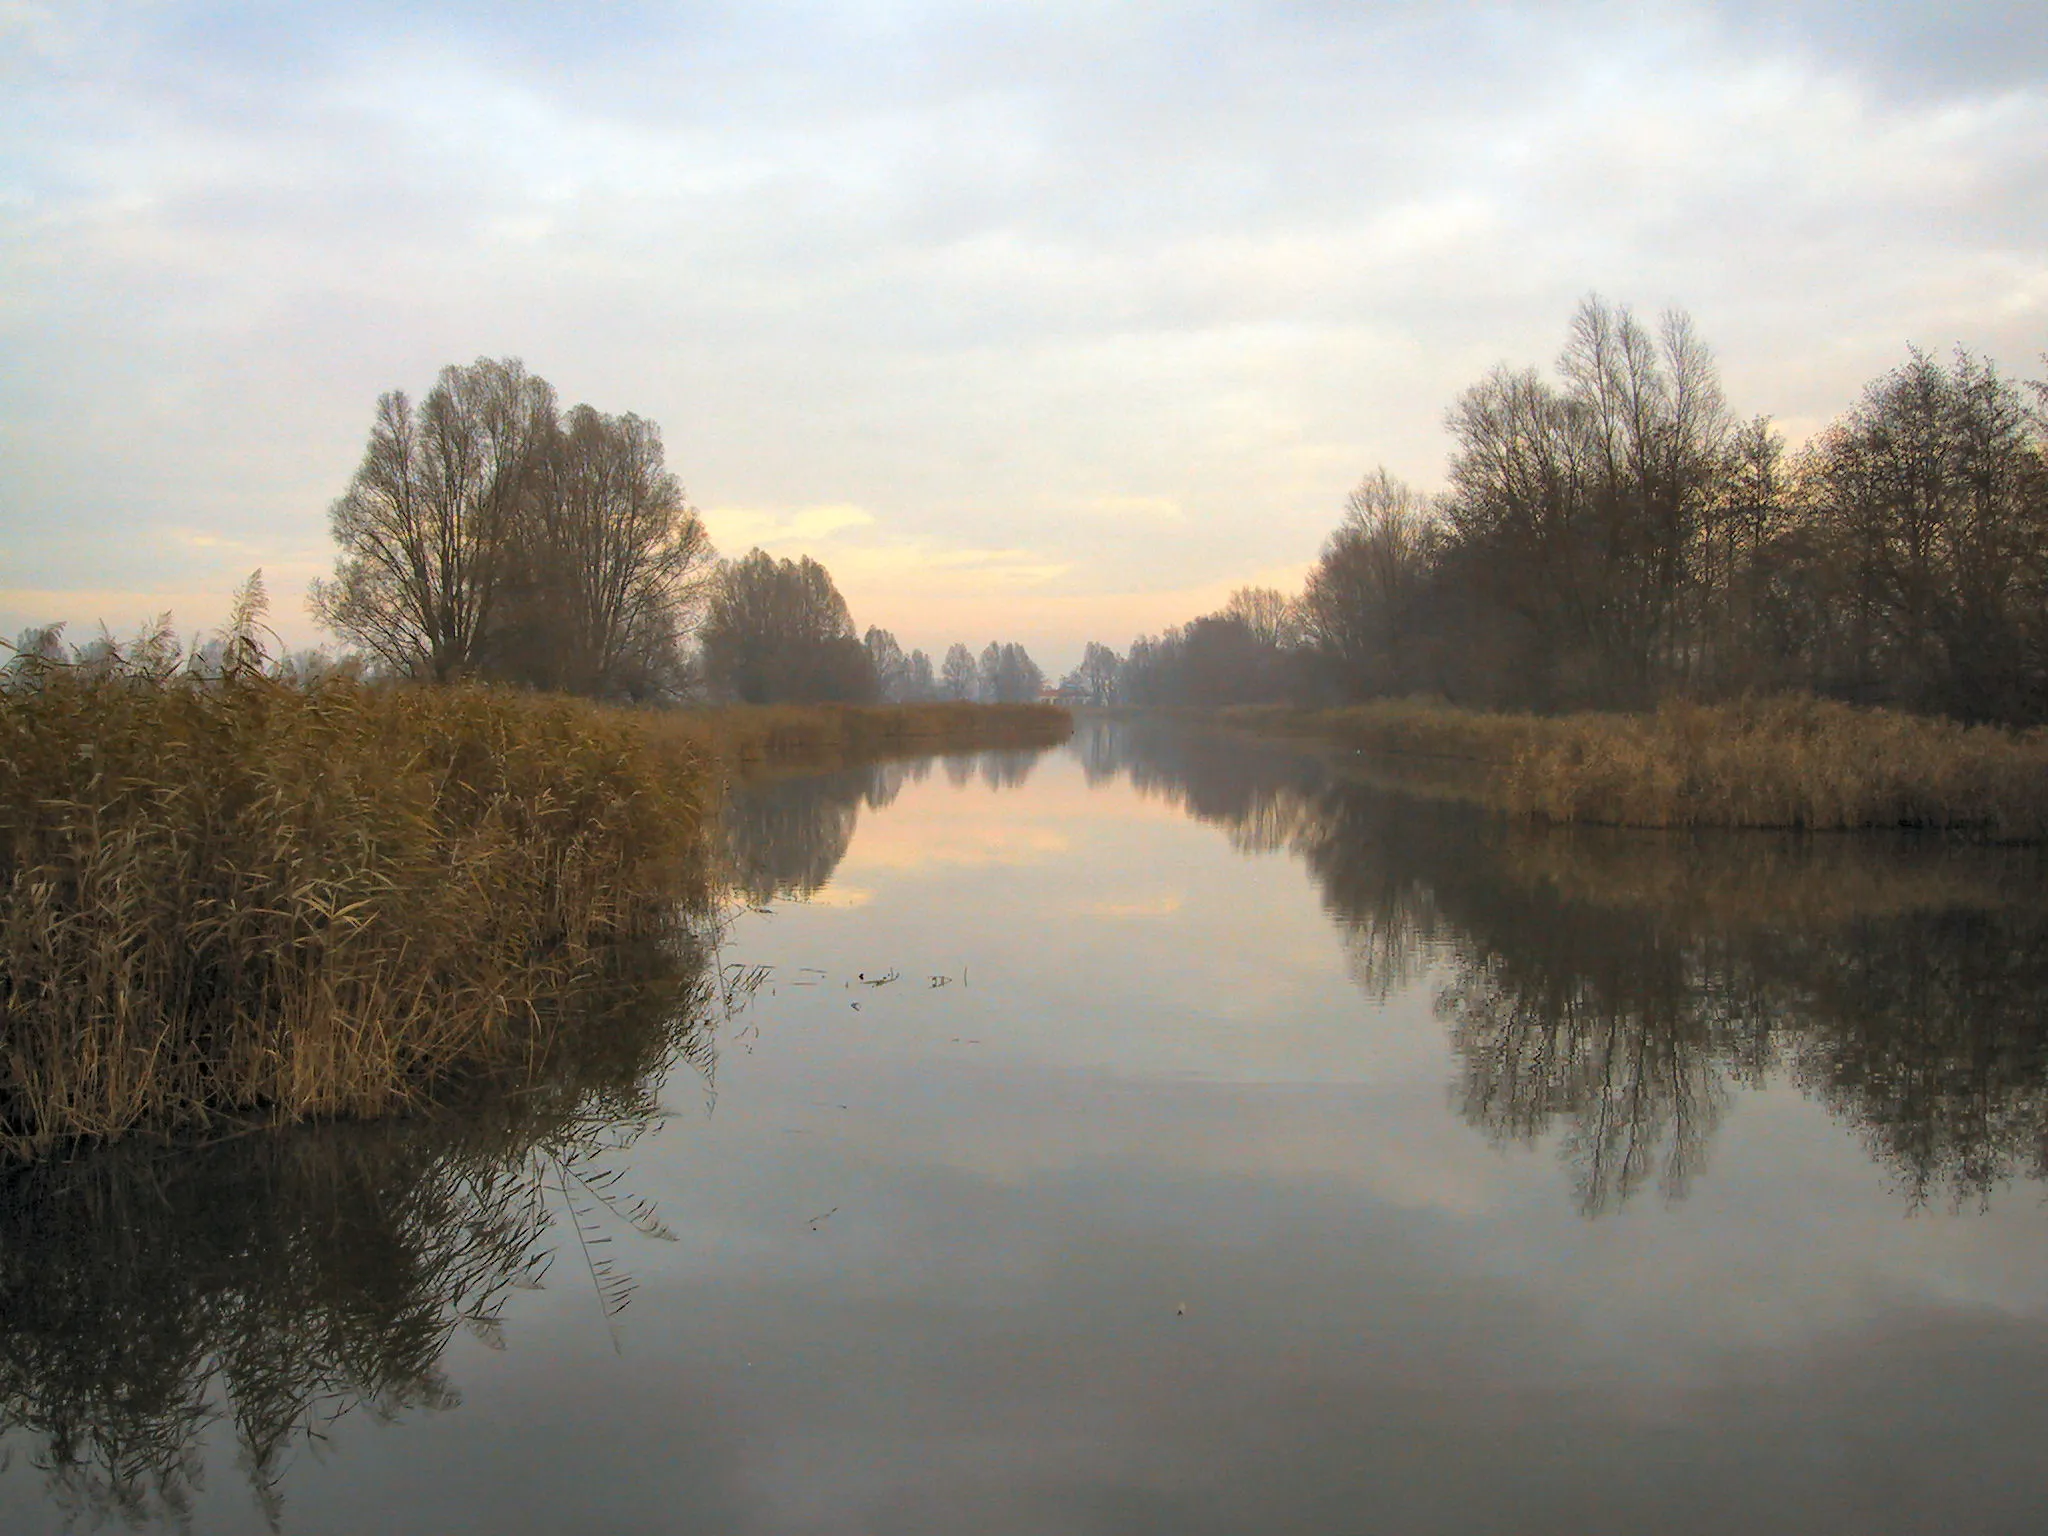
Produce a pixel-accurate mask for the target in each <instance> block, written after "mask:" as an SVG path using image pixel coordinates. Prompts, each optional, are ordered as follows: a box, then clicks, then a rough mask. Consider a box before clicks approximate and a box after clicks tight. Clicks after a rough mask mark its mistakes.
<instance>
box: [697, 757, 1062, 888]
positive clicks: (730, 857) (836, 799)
mask: <svg viewBox="0 0 2048 1536" xmlns="http://www.w3.org/2000/svg"><path fill="white" fill-rule="evenodd" d="M1045 751H1046V749H1045V748H1042V747H1021V748H1004V749H998V750H991V751H980V752H955V753H948V754H946V755H944V756H943V757H939V758H936V759H934V758H929V757H922V758H913V759H906V760H903V761H898V762H887V763H874V764H870V765H868V766H866V767H861V768H841V769H837V770H834V771H832V772H828V773H806V774H802V775H798V776H793V777H788V778H771V779H767V780H764V781H761V782H758V783H755V784H750V785H748V786H746V788H745V789H744V790H743V791H741V792H740V793H737V794H734V795H731V796H729V797H728V798H727V801H726V806H725V836H726V848H727V864H728V878H729V879H730V881H731V882H732V885H733V888H734V890H735V891H736V892H737V893H738V894H739V895H741V896H743V897H744V898H745V899H746V900H747V901H749V902H750V903H752V904H753V905H755V906H766V905H767V904H768V903H770V902H772V901H774V900H775V899H777V898H778V897H786V898H794V899H796V900H799V901H802V900H806V899H808V898H809V897H811V896H814V895H816V894H817V893H818V892H819V891H820V890H822V889H823V888H824V886H825V885H826V883H827V882H828V881H829V880H830V879H831V878H832V872H833V871H834V870H836V869H837V868H838V867H839V865H840V862H841V861H842V860H843V859H845V857H846V851H847V849H849V848H850V847H852V846H853V834H854V829H855V828H856V827H857V826H858V825H859V824H860V814H861V812H862V811H863V810H871V811H875V810H882V809H884V808H886V807H887V806H889V805H890V804H892V803H893V802H894V801H895V799H896V797H897V796H898V795H900V794H901V793H902V792H903V789H904V786H905V785H908V784H918V783H922V782H923V781H924V780H925V779H926V778H928V777H929V776H930V775H931V771H932V765H933V763H934V762H935V761H936V762H937V763H939V764H940V765H941V767H942V769H943V771H944V773H945V776H946V779H947V781H948V782H949V783H951V784H952V785H953V787H954V788H955V789H963V788H965V787H966V786H967V785H969V784H971V783H973V782H974V780H975V779H976V777H977V776H978V777H979V778H980V780H981V782H982V783H983V784H984V785H986V786H987V787H988V788H990V789H992V790H1005V789H1017V788H1020V787H1022V785H1023V784H1024V783H1025V781H1026V780H1027V779H1029V778H1030V776H1031V770H1032V768H1033V767H1034V766H1035V765H1036V764H1037V762H1038V760H1039V759H1040V758H1041V757H1043V756H1044V755H1045Z"/></svg>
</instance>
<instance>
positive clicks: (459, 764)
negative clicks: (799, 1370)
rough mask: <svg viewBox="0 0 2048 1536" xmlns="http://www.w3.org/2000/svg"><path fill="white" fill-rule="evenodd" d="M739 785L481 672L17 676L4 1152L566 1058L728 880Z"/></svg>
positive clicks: (0, 723) (635, 734) (374, 1098)
mask: <svg viewBox="0 0 2048 1536" xmlns="http://www.w3.org/2000/svg"><path fill="white" fill-rule="evenodd" d="M709 785H710V774H709V772H708V768H707V764H706V762H705V761H704V759H703V757H702V755H701V754H700V753H698V752H696V751H695V750H693V749H692V747H691V746H690V744H689V743H688V742H687V741H666V740H661V739H659V738H658V737H657V736H656V735H655V734H653V733H650V732H648V731H646V730H644V729H643V728H642V727H641V726H640V725H639V724H638V722H637V720H636V718H635V717H633V716H631V715H628V714H625V713H623V712H619V711H612V710H605V709H601V708H598V707H595V706H591V705H587V704H580V703H577V702H574V701H570V700H565V699H556V698H543V697H535V696H530V695H516V694H510V693H505V692H499V691H492V690H487V689H480V688H458V689H433V690H429V689H414V688H372V687H365V686H363V685H361V684H358V683H353V682H348V681H342V680H334V681H327V682H322V683H318V684H315V685H312V686H308V687H293V686H286V685H283V684H279V683H276V682H273V681H270V680H268V679H265V678H263V677H261V676H260V675H250V674H246V673H243V674H237V675H234V676H231V677H228V678H225V679H215V680H212V681H197V680H192V679H185V678H162V677H153V676H147V675H121V674H119V673H114V674H111V675H91V674H86V673H70V672H61V671H60V672H57V673H54V674H53V675H50V676H48V677H47V678H45V679H43V680H42V682H41V684H40V686H38V687H35V688H33V689H16V690H13V691H10V692H8V693H6V694H4V695H0V1152H10V1153H13V1154H16V1155H34V1154H37V1153H42V1152H47V1151H49V1150H50V1149H52V1148H53V1147H55V1146H58V1145H61V1144H63V1143H66V1142H69V1141H72V1140H75V1139H78V1138H101V1137H110V1136H115V1135H118V1134H120V1133H122V1132H124V1131H128V1130H132V1129H135V1128H138V1127H148V1128H151V1129H156V1130H171V1129H177V1128H189V1127H193V1126H204V1125H208V1124H214V1123H217V1122H219V1121H220V1120H222V1119H223V1118H224V1117H233V1118H236V1119H240V1120H248V1119H251V1118H254V1119H257V1120H267V1121H280V1120H296V1119H301V1118H307V1117H313V1116H366V1115H377V1114H384V1113H390V1112H393V1111H395V1110H398V1109H402V1108H405V1107H407V1106H410V1105H412V1104H415V1103H417V1102H419V1101H420V1100H421V1099H422V1097H423V1096H425V1095H427V1094H429V1093H430V1092H431V1090H432V1088H433V1086H434V1085H435V1084H436V1083H437V1082H440V1081H442V1080H445V1079H446V1078H447V1077H449V1076H450V1075H451V1074H454V1073H460V1072H474V1071H478V1070H485V1071H490V1070H497V1069H504V1068H512V1067H516V1066H517V1065H518V1064H520V1063H522V1062H528V1061H531V1060H532V1059H534V1058H535V1057H536V1056H537V1055H544V1054H545V1053H546V1052H545V1039H544V1036H545V1032H546V1028H547V1020H548V1018H549V1017H550V1015H551V1013H553V1012H556V1011H559V1009H560V1007H561V1006H562V1004H563V1002H564V1000H565V999H566V998H568V997H570V996H572V995H573V994H574V993H575V992H576V991H577V990H578V988H579V987H580V986H582V985H583V983H585V982H586V981H588V980H590V979H592V978H595V977H597V976H598V975H599V974H600V973H601V972H602V971H603V970H604V957H605V953H606V951H607V950H608V949H609V948H610V947H611V946H613V945H615V944H616V943H617V942H618V941H620V940H622V939H627V938H631V937H635V936H641V935H646V934H648V933H651V932H653V931H655V930H657V929H659V928H660V927H662V926H663V925H665V924H672V923H673V922H674V920H675V913H676V910H677V907H678V904H679V903H680V902H684V901H687V900H688V899H689V897H690V896H691V895H692V894H693V893H694V894H697V895H701V894H702V890H703V878H704V876H703V871H704V869H705V868H706V863H705V854H704V831H705V828H706V826H707V822H708V814H709V812H710V809H711V804H710V794H709Z"/></svg>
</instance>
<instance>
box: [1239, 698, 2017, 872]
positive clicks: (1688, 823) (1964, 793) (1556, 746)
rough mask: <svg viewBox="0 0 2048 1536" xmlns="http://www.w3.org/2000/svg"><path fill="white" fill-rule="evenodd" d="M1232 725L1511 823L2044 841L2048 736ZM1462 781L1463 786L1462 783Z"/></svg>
mask: <svg viewBox="0 0 2048 1536" xmlns="http://www.w3.org/2000/svg"><path fill="white" fill-rule="evenodd" d="M1224 718H1225V720H1226V721H1227V722H1229V723H1231V724H1233V725H1236V726H1238V727H1240V728H1243V729H1248V730H1253V731H1258V732H1260V733H1262V734H1275V735H1289V736H1305V737H1312V738H1316V739H1319V740H1323V741H1327V742H1331V743H1334V744H1337V745H1340V746H1345V747H1351V748H1353V749H1356V750H1358V751H1362V752H1372V753H1385V754H1398V755H1420V756H1428V757H1434V758H1440V759H1443V760H1445V761H1446V762H1455V763H1458V764H1460V765H1464V766H1466V767H1468V768H1469V767H1473V766H1476V768H1477V769H1478V770H1479V771H1478V772H1476V773H1466V774H1464V775H1462V776H1463V777H1464V779H1465V781H1466V782H1467V783H1468V784H1469V785H1470V786H1471V788H1470V793H1471V794H1472V795H1473V796H1474V797H1475V798H1479V799H1482V800H1484V801H1486V802H1487V803H1489V804H1491V805H1493V806H1495V807H1497V808H1499V809H1501V810H1504V811H1506V812H1508V813H1509V814H1511V815H1515V816H1521V817H1527V818H1530V819H1532V820H1538V821H1550V822H1590V823H1596V824H1603V825H1611V826H1633V827H1779V828H1795V829H1803V830H1808V831H1841V830H1851V829H1860V828H1881V827H1924V828H1941V829H1950V830H1968V831H1973V832H1979V833H1983V834H1987V835H1990V836H1992V837H1995V838H1999V839H2003V840H2010V841H2039V840H2041V839H2043V838H2044V837H2048V731H2041V730H2035V731H2029V732H2023V733H2022V732H2013V731H2006V730H2001V729H1998V728H1996V727H1992V726H1963V725H1959V724H1957V723H1955V722H1954V721H1949V720H1941V719H1933V718H1928V717H1925V716H1919V715H1908V714H1903V713H1900V712H1898V711H1894V710H1884V709H1861V708H1856V707H1853V706H1851V705H1847V704H1838V703H1833V702H1830V701H1827V700H1823V699H1815V698H1809V697H1804V696H1798V695H1778V696H1770V697H1759V698H1746V699H1740V700H1736V701H1734V702H1731V703H1726V704H1692V703H1684V702H1674V703H1669V704H1666V705H1664V706H1663V707H1662V708H1660V709H1657V710H1655V711H1654V712H1650V713H1646V714H1639V715H1616V714H1577V715H1565V716H1560V717H1556V718H1546V717H1541V716H1536V715H1528V714H1494V713H1486V712H1482V711H1476V710H1461V709H1454V708H1451V707H1448V706H1444V705H1437V704H1426V703H1417V702H1412V701H1389V702H1386V703H1381V704H1367V705H1359V706H1356V707H1353V708H1348V709H1335V710H1321V711H1300V710H1271V709H1259V710H1233V711H1226V712H1225V715H1224ZM1454 777H1456V776H1454Z"/></svg>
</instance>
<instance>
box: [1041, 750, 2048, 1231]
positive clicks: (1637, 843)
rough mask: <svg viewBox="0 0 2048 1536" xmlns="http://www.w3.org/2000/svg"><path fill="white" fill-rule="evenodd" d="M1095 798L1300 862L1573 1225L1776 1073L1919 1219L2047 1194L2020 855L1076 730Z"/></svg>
mask: <svg viewBox="0 0 2048 1536" xmlns="http://www.w3.org/2000/svg"><path fill="white" fill-rule="evenodd" d="M1074 750H1075V751H1076V752H1077V753H1078V754H1079V755H1080V757H1081V759H1082V762H1083V765H1084V768H1085V770H1086V772H1087V774H1088V776H1089V778H1090V780H1091V781H1092V782H1100V781H1101V780H1102V779H1103V778H1105V777H1108V776H1110V775H1114V774H1119V773H1121V774H1124V775H1126V776H1128V777H1129V779H1130V781H1131V782H1132V783H1133V784H1134V785H1135V786H1136V787H1137V788H1139V789H1140V790H1141V791H1143V792H1146V793H1148V794H1153V795H1158V796H1162V797H1164V798H1166V799H1168V800H1170V801H1172V802H1173V803H1175V804H1177V805H1179V806H1180V807H1181V808H1183V809H1184V810H1185V811H1186V812H1187V813H1188V814H1189V815H1191V816H1195V817H1197V818H1200V819H1202V820H1205V821H1210V822H1214V823H1217V824H1218V825H1220V826H1222V827H1224V828H1225V829H1226V830H1227V831H1228V833H1229V835H1230V836H1231V838H1232V840H1233V841H1234V842H1235V843H1236V844H1237V845H1238V846H1239V847H1242V848H1245V849H1247V850H1278V849H1285V850H1287V851H1289V852H1291V853H1292V854H1294V855H1295V856H1297V857H1299V858H1301V859H1302V860H1303V861H1304V863H1305V864H1306V865H1307V866H1308V868H1309V869H1310V870H1311V872H1312V873H1313V875H1314V877H1315V879H1316V881H1317V883H1318V885H1319V886H1320V888H1321V892H1322V897H1323V903H1324V906H1325V908H1326V909H1327V910H1328V911H1329V912H1330V913H1331V915H1332V916H1333V918H1335V919H1336V921H1337V922H1338V923H1339V925H1340V926H1341V928H1342V929H1343V931H1344V934H1345V942H1346V944H1347V947H1348V949H1349V951H1350V955H1351V960H1352V971H1353V974H1354V976H1355V977H1356V978H1357V980H1358V982H1359V985H1360V986H1361V987H1362V988H1363V989H1364V990H1365V991H1366V992H1367V993H1368V995H1370V996H1372V997H1374V998H1375V999H1381V1000H1383V999H1384V998H1386V997H1388V996H1390V995H1392V994H1393V993H1394V992H1396V991H1399V990H1402V989H1405V988H1408V987H1410V986H1413V985H1416V984H1418V983H1420V982H1422V981H1424V980H1425V979H1428V980H1431V981H1433V982H1434V984H1435V1001H1436V1009H1437V1012H1438V1014H1439V1016H1440V1017H1441V1018H1442V1019H1443V1020H1444V1022H1445V1023H1446V1024H1447V1026H1448V1027H1449V1029H1450V1032H1451V1043H1452V1047H1453V1049H1454V1051H1455V1053H1456V1056H1457V1059H1458V1064H1459V1068H1458V1071H1459V1075H1458V1080H1457V1083H1456V1085H1455V1087H1454V1089H1453V1094H1454V1100H1455V1102H1456V1104H1457V1105H1458V1108H1459V1109H1460V1111H1461V1112H1462V1114H1463V1115H1464V1116H1465V1118H1466V1119H1467V1120H1468V1121H1469V1122H1470V1123H1471V1124H1472V1125H1474V1126H1475V1127H1477V1128H1478V1129H1480V1130H1482V1131H1484V1132H1485V1133H1486V1134H1487V1135H1488V1136H1489V1137H1490V1138H1492V1139H1493V1140H1495V1141H1496V1142H1499V1143H1502V1144H1510V1143H1513V1144H1528V1143H1533V1142H1536V1141H1538V1140H1539V1139H1543V1138H1546V1137H1549V1136H1551V1135H1557V1136H1558V1137H1559V1139H1560V1143H1561V1146H1562V1149H1563V1155H1564V1156H1565V1157H1566V1158H1567V1159H1569V1161H1570V1163H1571V1165H1572V1167H1573V1169H1574V1172H1575V1175H1576V1181H1577V1200H1578V1204H1579V1207H1580V1209H1581V1210H1582V1211H1584V1212H1585V1213H1586V1214H1588V1215H1593V1214H1597V1213H1599V1212H1601V1211H1603V1210H1606V1209H1609V1208H1611V1207H1613V1206H1616V1205H1618V1204H1620V1203H1622V1202H1624V1201H1626V1200H1627V1199H1629V1198H1630V1197H1631V1196H1632V1195H1633V1194H1635V1193H1636V1192H1637V1191H1639V1190H1640V1189H1641V1188H1642V1187H1644V1185H1646V1184H1648V1183H1651V1182H1653V1181H1654V1182H1655V1184H1656V1185H1657V1187H1658V1188H1659V1189H1660V1190H1661V1191H1662V1192H1663V1193H1664V1195H1665V1196H1666V1197H1667V1198H1673V1199H1675V1198H1678V1197H1681V1196H1683V1195H1684V1193H1685V1191H1686V1189H1687V1186H1688V1183H1689V1181H1690V1180H1691V1178H1692V1177H1693V1176H1694V1175H1695V1174H1696V1173H1697V1172H1698V1171H1699V1170H1700V1169H1701V1167H1702V1166H1703V1164H1704V1162H1705V1159H1706V1155H1707V1150H1708V1147H1709V1145H1710V1143H1711V1141H1712V1139H1713V1134H1714V1131H1715V1128H1716V1126H1717V1125H1718V1124H1719V1122H1720V1119H1721V1116H1722V1115H1723V1113H1724V1112H1725V1110H1726V1108H1727V1105H1728V1103H1729V1101H1730V1094H1731V1090H1732V1089H1734V1088H1737V1087H1742V1086H1760V1085H1762V1084H1763V1083H1764V1082H1765V1081H1766V1080H1767V1079H1769V1078H1770V1077H1772V1076H1773V1075H1779V1074H1782V1075H1783V1076H1785V1077H1786V1078H1788V1079H1789V1080H1790V1081H1792V1082H1794V1083H1796V1084H1798V1085H1799V1086H1800V1087H1801V1088H1802V1089H1803V1090H1805V1091H1806V1092H1808V1093H1809V1094H1812V1095H1813V1096H1815V1097H1816V1098H1818V1099H1819V1100H1820V1101H1821V1102H1822V1103H1824V1104H1825V1105H1827V1107H1828V1108H1829V1109H1830V1111H1831V1112H1833V1113H1834V1114H1836V1115H1838V1116H1840V1117H1842V1118H1843V1119H1845V1120H1847V1121H1849V1122H1850V1123H1852V1124H1853V1125H1855V1126H1856V1127H1857V1128H1858V1130H1859V1131H1860V1132H1861V1134H1862V1135H1863V1137H1864V1138H1865V1140H1866V1142H1867V1143H1868V1145H1869V1147H1870V1149H1871V1151H1872V1154H1873V1155H1874V1156H1875V1157H1876V1158H1878V1159H1879V1160H1880V1161H1881V1162H1882V1163H1884V1164H1885V1165H1887V1166H1888V1167H1890V1168H1891V1169H1892V1170H1893V1171H1894V1174H1895V1177H1896V1178H1897V1180H1898V1182H1899V1186H1900V1189H1901V1192H1902V1194H1903V1195H1904V1196H1905V1198H1906V1199H1907V1200H1908V1201H1909V1202H1911V1203H1913V1204H1915V1205H1919V1204H1923V1203H1926V1202H1929V1201H1933V1200H1947V1201H1951V1202H1957V1203H1969V1202H1977V1203H1982V1202H1985V1201H1988V1199H1989V1198H1990V1196H1991V1194H1992V1192H1993V1191H1994V1190H1996V1189H1997V1188H1998V1187H2000V1186H2001V1185H2002V1184H2004V1183H2006V1182H2008V1181H2009V1180H2011V1179H2012V1178H2014V1177H2016V1176H2023V1175H2024V1176H2031V1177H2034V1178H2048V1028H2044V1025H2043V1019H2044V1015H2048V897H2044V895H2043V878H2042V877H2043V857H2042V855H2041V853H2040V852H2039V851H2038V850H2022V849H1995V848H1984V847H1973V846H1969V845H1966V844H1963V843H1960V842H1957V841H1953V840H1944V839H1940V838H1932V837H1906V836H1899V837H1880V836H1840V837H1829V838H1800V837H1794V836H1780V835H1773V834H1762V833H1732V834H1730V833H1723V834H1698V835H1688V834H1678V833H1630V832H1622V831H1612V830H1602V829H1587V828H1578V829H1568V830H1566V829H1544V828H1534V827H1524V826H1514V825H1510V824H1507V823H1504V822H1502V821H1500V820H1499V819H1497V818H1493V817H1490V816H1488V815H1486V814H1485V813H1483V812H1480V811H1477V810H1475V809H1472V808H1470V807H1468V806H1463V805H1459V804H1456V803H1451V802H1432V801H1429V800H1427V799H1418V798H1416V797H1414V796H1413V795H1403V794H1397V793H1394V792H1392V791H1390V790H1389V789H1388V788H1386V787H1385V786H1384V785H1382V784H1375V783H1373V782H1369V781H1368V780H1366V779H1365V778H1364V777H1363V776H1362V775H1361V774H1360V773H1357V772H1352V771H1347V769H1346V767H1345V765H1343V764H1341V763H1338V764H1332V763H1331V762H1329V761H1326V760H1322V759H1318V758H1315V757H1311V756H1308V755H1305V754H1301V753H1295V752H1288V751H1285V750H1281V749H1277V748H1267V747H1261V746H1259V745H1256V744H1252V743H1247V742H1245V741H1241V740H1235V739H1226V738H1220V737H1215V736H1203V735H1200V734H1196V733H1191V732H1187V731H1184V730H1179V729H1175V728H1172V727H1167V726H1157V725H1147V724H1144V723H1134V724H1119V725H1114V726H1108V727H1103V726H1096V727H1092V728H1090V729H1088V730H1084V732H1082V733H1081V734H1080V735H1079V736H1077V738H1076V741H1075V744H1074Z"/></svg>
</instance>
